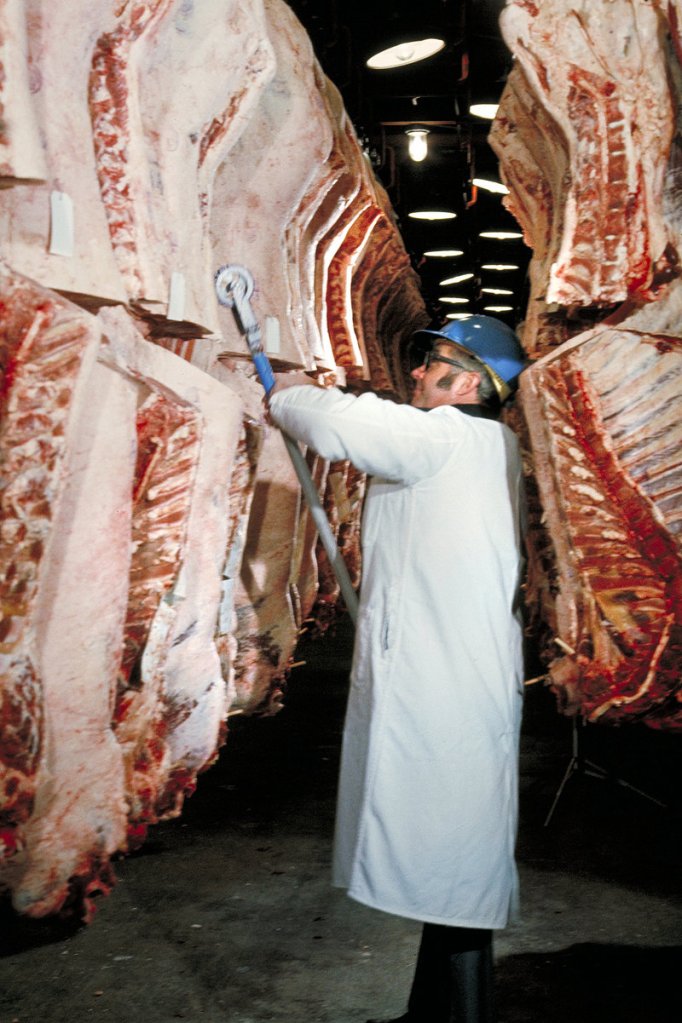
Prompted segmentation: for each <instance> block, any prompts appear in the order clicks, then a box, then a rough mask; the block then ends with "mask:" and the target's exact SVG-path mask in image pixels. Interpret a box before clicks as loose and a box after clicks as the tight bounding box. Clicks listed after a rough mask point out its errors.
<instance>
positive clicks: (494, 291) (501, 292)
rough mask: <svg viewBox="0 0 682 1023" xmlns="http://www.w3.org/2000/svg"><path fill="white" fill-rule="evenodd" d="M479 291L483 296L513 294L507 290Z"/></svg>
mask: <svg viewBox="0 0 682 1023" xmlns="http://www.w3.org/2000/svg"><path fill="white" fill-rule="evenodd" d="M481 291H482V292H483V293H484V294H485V295H513V294H514V292H513V291H510V290H509V288H481Z"/></svg>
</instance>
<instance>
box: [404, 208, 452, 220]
mask: <svg viewBox="0 0 682 1023" xmlns="http://www.w3.org/2000/svg"><path fill="white" fill-rule="evenodd" d="M407 215H408V217H412V218H413V220H454V219H455V217H456V216H457V214H456V213H452V212H450V211H449V210H415V211H414V212H413V213H408V214H407Z"/></svg>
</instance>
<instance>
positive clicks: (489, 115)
mask: <svg viewBox="0 0 682 1023" xmlns="http://www.w3.org/2000/svg"><path fill="white" fill-rule="evenodd" d="M498 106H499V104H498V103H473V104H472V105H471V106H470V107H469V113H470V114H473V115H474V117H482V118H483V120H484V121H492V120H493V118H494V117H495V114H496V113H497V108H498Z"/></svg>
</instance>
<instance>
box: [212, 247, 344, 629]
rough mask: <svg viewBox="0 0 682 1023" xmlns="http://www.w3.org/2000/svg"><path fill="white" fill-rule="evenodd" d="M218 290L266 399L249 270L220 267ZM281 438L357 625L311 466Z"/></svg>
mask: <svg viewBox="0 0 682 1023" xmlns="http://www.w3.org/2000/svg"><path fill="white" fill-rule="evenodd" d="M215 290H216V295H217V296H218V301H219V302H220V304H221V305H224V306H228V307H229V308H231V309H232V310H233V311H234V313H235V316H236V318H237V323H238V325H239V327H240V329H241V331H242V333H243V334H244V335H245V337H246V343H247V345H248V348H249V352H250V353H251V358H252V359H253V364H254V366H255V367H256V372H257V373H258V377H259V379H260V382H261V383H262V385H263V387H264V389H265V395H266V397H267V396H268V395H269V394H270V392H271V391H272V389H273V387H274V386H275V377H274V374H273V372H272V366H271V365H270V361H269V359H268V357H267V355H266V354H265V351H264V350H263V343H262V340H261V332H260V327H259V325H258V321H257V319H256V317H255V315H254V312H253V308H252V306H251V295H252V294H253V277H252V275H251V274H250V273H249V271H248V270H247V269H246V267H243V266H237V265H235V264H228V265H226V266H221V267H220V269H219V270H217V271H216V274H215ZM282 437H283V438H284V443H285V445H286V448H287V451H288V452H289V455H290V457H291V461H292V463H293V466H294V469H295V471H296V475H297V476H298V479H299V482H300V484H301V490H302V491H303V495H304V497H305V499H306V501H307V502H308V506H309V508H310V513H311V515H312V517H313V521H314V523H315V525H316V526H317V531H318V533H319V536H320V540H321V541H322V544H323V546H324V549H325V551H326V553H327V557H328V558H329V561H330V564H331V566H332V568H333V570H334V575H335V576H336V578H337V581H338V583H339V586H340V587H341V593H342V595H343V599H344V601H345V604H346V607H347V608H348V613H349V615H350V616H351V619H352V620H353V623H355V622H356V621H357V614H358V598H357V594H356V593H355V590H354V589H353V584H352V582H351V579H350V576H349V575H348V569H347V568H346V563H345V562H344V560H343V558H342V557H341V554H340V552H339V549H338V547H337V545H336V539H335V537H334V534H333V533H332V529H331V526H330V525H329V521H328V520H327V516H326V515H325V513H324V508H323V507H322V504H321V502H320V497H319V494H318V493H317V488H316V487H315V484H314V483H313V479H312V476H311V475H310V470H309V469H308V463H307V462H306V460H305V458H304V457H303V455H302V454H301V449H300V448H299V446H298V444H297V443H296V441H295V440H294V439H293V438H292V437H289V436H288V435H287V434H286V433H284V432H282Z"/></svg>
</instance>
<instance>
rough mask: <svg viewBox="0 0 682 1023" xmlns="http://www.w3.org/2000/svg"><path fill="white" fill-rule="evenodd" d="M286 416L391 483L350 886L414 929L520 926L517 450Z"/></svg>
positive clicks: (311, 409) (461, 431)
mask: <svg viewBox="0 0 682 1023" xmlns="http://www.w3.org/2000/svg"><path fill="white" fill-rule="evenodd" d="M271 411H272V416H273V419H274V420H275V421H276V422H277V423H278V424H279V425H280V426H282V428H283V429H284V430H286V431H287V432H288V433H289V434H290V435H291V436H293V437H296V438H298V439H299V440H302V441H304V442H305V443H306V444H309V445H310V446H311V447H313V448H314V449H315V450H316V451H318V452H319V453H320V454H321V455H322V456H324V457H326V458H328V459H330V460H331V459H343V458H348V459H350V461H351V462H352V463H353V464H354V465H356V466H357V467H358V468H359V469H361V470H364V471H365V472H367V473H369V474H370V475H371V476H372V477H373V478H372V480H371V483H370V486H369V489H368V493H367V498H366V504H365V510H364V518H363V526H362V545H363V546H362V549H363V574H362V586H361V594H360V606H359V614H358V623H357V636H356V643H355V651H354V657H353V666H352V673H351V685H350V693H349V699H348V708H347V714H346V722H345V728H344V741H343V752H342V762H341V773H340V781H339V795H338V807H337V819H336V835H335V843H334V870H333V881H334V883H335V884H336V885H339V886H341V887H344V888H346V889H347V890H348V894H349V895H350V896H351V897H352V898H354V899H356V900H358V901H359V902H362V903H364V904H365V905H368V906H372V907H374V908H376V909H380V910H384V911H386V912H389V913H394V914H397V915H398V916H403V917H408V918H412V919H416V920H421V921H426V922H429V923H437V924H446V925H450V926H460V927H476V928H500V927H504V926H505V925H506V924H507V922H508V918H509V915H510V910H512V909H513V906H514V904H515V900H516V888H517V880H516V869H515V863H514V845H515V838H516V823H517V764H518V737H519V728H520V718H521V703H522V692H523V688H522V687H523V682H522V653H521V647H522V643H521V625H520V620H519V615H518V613H517V610H516V608H517V601H518V587H519V581H520V573H521V564H522V559H521V542H520V535H519V524H518V523H519V501H520V497H519V494H520V489H521V466H520V459H519V454H518V445H517V442H516V438H515V437H514V435H513V433H512V432H511V431H510V430H509V429H508V428H507V427H505V426H503V425H502V424H500V423H498V422H496V421H491V420H489V419H485V418H475V417H473V416H470V415H467V414H465V413H463V412H461V411H459V410H458V409H456V408H452V407H449V406H447V407H439V408H436V409H432V410H430V411H428V412H424V411H422V410H420V409H415V408H412V407H410V406H406V405H398V404H396V403H394V402H391V401H385V400H381V399H379V398H377V397H376V396H375V395H372V394H365V395H362V396H361V397H355V396H353V395H345V394H342V393H341V392H340V391H338V390H322V389H319V388H315V387H307V386H302V387H293V388H290V389H287V390H284V391H281V392H279V393H277V394H275V395H274V396H273V399H272V403H271Z"/></svg>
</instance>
